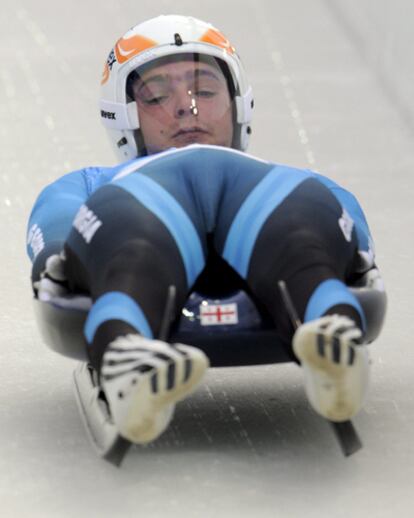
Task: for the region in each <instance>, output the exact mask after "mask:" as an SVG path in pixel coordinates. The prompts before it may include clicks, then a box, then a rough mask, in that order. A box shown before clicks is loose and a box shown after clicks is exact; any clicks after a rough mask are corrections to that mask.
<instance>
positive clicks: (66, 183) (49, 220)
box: [26, 170, 90, 282]
mask: <svg viewBox="0 0 414 518" xmlns="http://www.w3.org/2000/svg"><path fill="white" fill-rule="evenodd" d="M89 191H90V188H89V186H88V179H87V175H86V174H85V170H80V171H74V172H72V173H69V174H67V175H65V176H63V177H61V178H59V179H58V180H56V181H55V182H53V183H52V184H50V185H48V186H47V187H45V188H44V189H43V190H42V192H41V193H40V195H39V197H38V198H37V200H36V202H35V205H34V207H33V209H32V212H31V214H30V218H29V223H28V232H27V241H26V246H27V253H28V255H29V257H30V259H31V261H32V262H33V268H32V282H33V281H35V280H37V279H38V278H39V276H40V272H41V271H42V270H43V268H44V265H45V262H46V259H47V258H48V257H49V256H50V255H52V254H56V253H59V252H60V251H61V250H62V248H63V243H64V242H65V239H66V237H67V235H68V233H69V231H70V228H71V225H72V222H73V219H74V217H75V215H76V213H77V212H78V210H79V207H80V206H81V205H82V203H84V202H85V201H86V199H87V198H88V197H89V195H90V192H89Z"/></svg>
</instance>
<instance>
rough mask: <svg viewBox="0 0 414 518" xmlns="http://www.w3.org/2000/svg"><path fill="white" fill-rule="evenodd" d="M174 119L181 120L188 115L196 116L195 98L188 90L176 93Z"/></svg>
mask: <svg viewBox="0 0 414 518" xmlns="http://www.w3.org/2000/svg"><path fill="white" fill-rule="evenodd" d="M174 115H175V117H176V118H179V119H182V118H183V117H187V116H188V115H193V116H197V115H198V107H197V101H196V98H195V96H194V94H193V92H192V91H191V90H189V89H188V88H185V89H182V90H180V91H179V92H178V91H177V92H176V104H175V113H174Z"/></svg>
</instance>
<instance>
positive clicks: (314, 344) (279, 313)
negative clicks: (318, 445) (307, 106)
mask: <svg viewBox="0 0 414 518" xmlns="http://www.w3.org/2000/svg"><path fill="white" fill-rule="evenodd" d="M273 176H274V183H275V185H274V190H272V189H270V187H271V183H272V173H270V174H269V175H268V176H267V178H265V179H264V180H263V181H262V183H261V184H259V185H258V186H257V187H256V192H254V191H253V192H252V193H251V194H250V195H249V197H250V198H249V197H248V198H247V199H246V201H245V203H244V205H243V206H242V207H241V209H240V211H239V213H238V215H237V216H236V218H235V221H234V223H233V225H232V228H231V230H230V232H229V235H228V237H227V242H226V243H225V246H224V256H225V257H226V258H227V260H229V262H230V264H232V265H233V266H234V267H235V268H236V269H238V271H239V273H240V274H242V275H243V276H244V277H245V278H246V280H247V282H248V284H249V286H250V287H251V289H252V290H253V292H254V293H255V294H256V296H257V297H258V299H259V300H260V301H262V302H263V303H264V304H265V306H266V307H267V309H268V311H269V313H270V314H271V315H272V317H273V320H274V322H275V324H276V326H277V328H278V329H279V331H280V333H281V335H282V337H283V338H284V339H285V342H286V344H287V345H288V346H290V344H291V342H292V337H293V333H294V328H293V325H292V323H291V322H290V319H289V317H288V313H287V311H286V308H285V307H284V304H283V302H282V299H281V296H280V293H279V290H278V281H279V280H284V281H285V282H286V285H287V287H288V290H289V292H290V295H291V297H292V299H293V303H294V306H295V307H296V309H297V312H298V314H299V318H300V319H301V321H304V322H307V323H305V324H303V325H301V326H300V327H299V329H298V331H296V333H295V335H294V337H293V351H292V350H291V353H292V356H293V357H296V359H298V360H299V362H300V363H301V364H302V367H303V369H304V373H305V388H306V392H307V395H308V398H309V400H310V402H311V404H312V406H313V407H314V408H315V409H316V410H317V411H318V412H319V413H320V414H321V415H323V416H324V417H327V418H328V419H331V420H334V421H342V420H346V419H349V418H350V417H351V416H352V415H354V414H355V413H356V412H357V411H358V410H359V409H360V408H361V406H362V403H363V400H364V398H365V394H366V389H367V378H368V358H367V351H366V349H365V348H364V347H359V346H358V345H357V344H358V343H359V341H360V339H361V336H362V331H363V329H364V326H365V318H364V314H363V310H362V308H361V307H360V305H359V303H358V301H357V299H356V298H355V297H354V296H353V295H352V293H351V292H350V291H349V290H348V288H347V286H346V280H347V279H348V278H349V276H350V274H351V272H352V267H353V264H354V261H355V259H356V255H357V242H356V236H355V231H353V229H352V222H351V221H350V220H349V219H347V218H349V217H348V216H347V214H346V213H344V211H343V209H342V207H341V205H340V204H339V203H338V201H337V200H336V198H335V197H334V196H333V194H331V192H330V191H329V190H328V189H327V188H326V187H325V186H324V185H322V184H321V183H320V182H319V181H318V180H316V179H313V178H311V179H309V178H308V179H305V180H303V178H301V175H300V173H299V174H298V177H297V179H296V180H298V181H296V180H295V177H294V176H292V177H291V178H289V176H287V178H286V181H287V183H288V184H289V183H290V185H288V186H287V185H286V184H285V185H283V182H282V181H278V177H277V172H275V174H274V175H273ZM279 180H281V179H280V178H279ZM278 190H279V195H278ZM283 190H284V192H283ZM280 191H282V194H284V196H283V197H281V196H280ZM258 198H259V199H260V201H261V203H260V204H259V203H257V199H258ZM263 207H265V209H266V207H267V209H266V210H263ZM255 219H256V223H258V224H257V225H256V231H255V232H252V231H251V229H254V222H255ZM257 220H258V221H257ZM346 220H347V221H346ZM246 222H249V223H246ZM249 227H250V232H249ZM236 231H237V233H240V236H242V240H240V238H239V237H238V236H237V233H236ZM238 246H239V247H240V246H241V248H240V249H239V250H238V253H235V250H237V248H238ZM240 252H241V253H240ZM328 315H329V316H328Z"/></svg>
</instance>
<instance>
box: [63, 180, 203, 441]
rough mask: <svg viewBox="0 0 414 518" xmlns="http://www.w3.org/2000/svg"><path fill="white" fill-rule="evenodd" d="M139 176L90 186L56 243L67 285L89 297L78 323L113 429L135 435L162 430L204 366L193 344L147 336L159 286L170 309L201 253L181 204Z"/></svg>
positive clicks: (156, 316)
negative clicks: (63, 238)
mask: <svg viewBox="0 0 414 518" xmlns="http://www.w3.org/2000/svg"><path fill="white" fill-rule="evenodd" d="M143 181H144V183H143ZM148 182H149V181H147V182H145V178H142V177H141V176H140V175H139V174H136V173H135V174H133V175H131V176H130V177H128V178H125V179H123V180H122V181H120V182H118V183H117V185H109V186H106V187H103V188H101V189H99V190H98V191H97V192H96V193H95V194H93V195H92V196H91V197H90V198H89V200H88V202H87V206H85V207H83V208H82V209H81V210H80V211H79V213H78V216H77V217H76V218H75V221H74V225H73V229H72V231H71V233H70V235H69V237H68V240H67V243H66V245H65V252H66V257H67V276H68V278H69V281H70V282H71V283H72V287H73V288H74V289H83V290H87V291H88V292H90V294H91V296H92V299H93V305H92V308H91V310H90V312H89V315H88V318H87V321H86V326H85V337H86V340H87V342H88V353H89V357H90V359H91V363H92V364H93V366H94V367H95V368H96V369H97V371H98V372H99V373H100V377H101V383H102V386H103V388H104V390H105V393H106V396H107V399H108V401H109V403H110V406H111V410H112V415H113V417H114V420H115V422H116V423H117V426H118V429H119V431H120V433H121V434H122V435H123V436H124V437H126V438H128V439H130V440H133V441H135V442H140V443H142V442H147V441H150V440H153V439H154V438H156V437H157V436H158V435H159V434H160V433H162V431H164V429H165V428H166V426H167V425H168V423H169V421H170V419H171V416H172V412H173V408H174V404H175V403H176V402H177V401H178V400H180V399H182V398H183V397H185V396H186V395H188V394H189V393H190V392H192V391H193V390H194V388H195V387H196V386H197V385H198V383H199V382H200V380H201V378H202V376H203V374H204V372H205V370H206V368H207V366H208V360H207V358H206V357H205V355H204V354H203V353H202V352H201V351H199V350H198V349H195V348H193V347H189V346H184V345H181V344H176V345H175V346H170V345H168V344H166V343H164V342H161V341H158V340H153V338H156V337H157V336H158V333H159V330H160V325H161V319H162V316H163V313H164V309H165V304H166V301H167V293H168V287H169V286H171V285H173V286H175V288H176V292H177V299H176V308H175V310H176V312H178V311H179V310H180V307H181V306H182V304H183V303H184V301H185V299H186V296H187V291H188V289H189V286H191V284H192V283H193V282H194V279H195V277H196V276H197V275H198V273H199V271H200V270H201V269H202V268H203V264H204V254H203V248H202V243H201V241H200V239H199V237H198V235H197V232H196V230H195V228H194V225H193V224H192V223H191V222H190V220H189V218H188V217H187V216H186V215H185V213H184V211H183V210H182V209H180V207H179V206H178V204H177V202H175V201H174V199H172V197H170V196H169V195H168V193H167V192H166V191H163V189H162V188H161V187H160V186H159V185H156V184H155V182H152V184H151V182H149V184H148ZM147 184H148V185H147ZM154 189H155V190H156V193H155V194H154V192H153V191H154ZM149 207H150V208H149ZM172 216H175V220H174V218H173V219H172V220H171V217H172ZM177 220H178V221H177Z"/></svg>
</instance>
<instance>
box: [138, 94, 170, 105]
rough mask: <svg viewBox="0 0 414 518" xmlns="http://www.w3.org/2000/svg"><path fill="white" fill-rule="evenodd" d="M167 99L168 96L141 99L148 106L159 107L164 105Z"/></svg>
mask: <svg viewBox="0 0 414 518" xmlns="http://www.w3.org/2000/svg"><path fill="white" fill-rule="evenodd" d="M167 99H168V96H167V95H160V96H158V97H149V98H147V99H141V100H142V102H143V103H144V104H146V105H147V106H157V105H159V104H162V103H163V102H164V101H166V100H167Z"/></svg>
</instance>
